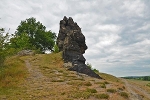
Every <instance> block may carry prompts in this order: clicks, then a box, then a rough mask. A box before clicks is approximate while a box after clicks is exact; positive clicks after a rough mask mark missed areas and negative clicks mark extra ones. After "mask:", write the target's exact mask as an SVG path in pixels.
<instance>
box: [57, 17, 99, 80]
mask: <svg viewBox="0 0 150 100" xmlns="http://www.w3.org/2000/svg"><path fill="white" fill-rule="evenodd" d="M57 45H58V47H59V50H60V51H63V59H64V62H65V65H68V64H67V63H69V67H68V69H69V70H72V71H77V72H79V73H83V74H87V75H89V76H91V77H95V78H101V77H100V76H99V75H97V74H96V73H94V72H93V71H92V70H91V69H90V68H89V67H88V66H87V65H86V64H85V61H86V59H85V58H84V56H83V54H84V53H85V50H86V49H87V45H86V44H85V37H84V35H83V34H82V32H81V28H80V27H79V26H78V25H77V23H75V22H74V21H73V19H72V18H71V17H69V18H67V17H64V18H63V20H61V21H60V30H59V34H58V38H57ZM70 63H71V64H70ZM70 65H71V66H70Z"/></svg>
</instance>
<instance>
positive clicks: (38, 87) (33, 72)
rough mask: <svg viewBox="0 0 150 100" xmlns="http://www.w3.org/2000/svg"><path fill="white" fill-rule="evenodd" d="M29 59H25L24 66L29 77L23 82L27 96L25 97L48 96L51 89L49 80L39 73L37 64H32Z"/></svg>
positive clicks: (37, 99) (42, 97) (38, 99)
mask: <svg viewBox="0 0 150 100" xmlns="http://www.w3.org/2000/svg"><path fill="white" fill-rule="evenodd" d="M29 61H30V60H25V64H26V67H27V69H28V72H29V77H28V78H27V79H26V82H25V83H24V87H26V88H27V89H26V91H25V93H26V96H27V97H26V99H30V100H33V99H34V100H35V99H36V100H40V99H44V98H48V97H47V96H49V93H48V92H49V91H50V90H51V88H50V87H51V86H50V84H51V82H50V80H49V79H48V78H47V77H46V76H44V75H43V74H42V73H41V71H40V69H39V66H33V65H31V63H30V62H29ZM37 97H38V98H37Z"/></svg>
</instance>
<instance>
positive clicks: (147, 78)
mask: <svg viewBox="0 0 150 100" xmlns="http://www.w3.org/2000/svg"><path fill="white" fill-rule="evenodd" d="M122 78H125V79H136V80H143V81H150V76H129V77H122Z"/></svg>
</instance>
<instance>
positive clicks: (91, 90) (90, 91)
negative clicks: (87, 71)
mask: <svg viewBox="0 0 150 100" xmlns="http://www.w3.org/2000/svg"><path fill="white" fill-rule="evenodd" d="M86 91H87V92H89V93H97V91H96V89H89V88H87V89H86Z"/></svg>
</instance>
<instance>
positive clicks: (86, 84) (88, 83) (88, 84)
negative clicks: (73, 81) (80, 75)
mask: <svg viewBox="0 0 150 100" xmlns="http://www.w3.org/2000/svg"><path fill="white" fill-rule="evenodd" d="M84 85H85V86H92V84H91V83H90V82H86V83H84Z"/></svg>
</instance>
